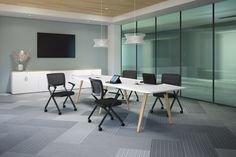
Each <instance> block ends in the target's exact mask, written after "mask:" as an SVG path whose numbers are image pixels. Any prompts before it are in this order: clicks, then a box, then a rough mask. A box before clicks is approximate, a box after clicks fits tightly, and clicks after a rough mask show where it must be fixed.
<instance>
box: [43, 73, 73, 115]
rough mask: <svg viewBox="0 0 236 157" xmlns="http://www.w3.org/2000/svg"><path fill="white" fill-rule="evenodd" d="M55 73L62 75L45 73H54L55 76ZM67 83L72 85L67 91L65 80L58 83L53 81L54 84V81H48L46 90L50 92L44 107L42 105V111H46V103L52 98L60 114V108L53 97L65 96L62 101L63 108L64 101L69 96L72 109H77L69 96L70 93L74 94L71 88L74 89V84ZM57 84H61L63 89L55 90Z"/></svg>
mask: <svg viewBox="0 0 236 157" xmlns="http://www.w3.org/2000/svg"><path fill="white" fill-rule="evenodd" d="M57 74H58V75H63V76H64V74H63V73H53V74H47V75H55V76H56V75H57ZM48 79H49V78H48ZM48 82H50V81H48ZM68 83H69V84H71V85H72V87H71V89H70V90H69V91H68V90H67V89H66V86H65V81H64V82H63V83H60V84H57V83H55V84H54V83H48V91H49V93H50V97H49V99H48V101H47V104H46V105H45V107H44V112H47V111H48V110H47V107H48V105H49V102H50V101H51V99H52V100H53V101H54V103H55V105H56V107H57V110H58V114H59V115H61V110H60V108H59V106H58V104H57V102H56V99H55V97H65V96H66V98H65V100H64V102H63V108H65V107H66V105H65V103H66V101H67V100H68V98H69V99H70V101H71V103H72V105H73V107H74V111H77V108H76V106H75V104H74V101H73V100H72V98H71V95H74V92H73V89H74V86H75V84H74V83H72V82H68ZM58 86H63V88H64V91H57V87H58ZM52 88H53V89H52Z"/></svg>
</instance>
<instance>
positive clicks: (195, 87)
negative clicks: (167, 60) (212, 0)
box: [181, 5, 213, 101]
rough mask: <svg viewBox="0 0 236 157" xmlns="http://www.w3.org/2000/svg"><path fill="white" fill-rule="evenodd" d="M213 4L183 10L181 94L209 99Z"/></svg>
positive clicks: (210, 89)
mask: <svg viewBox="0 0 236 157" xmlns="http://www.w3.org/2000/svg"><path fill="white" fill-rule="evenodd" d="M212 26H213V24H212V5H207V6H203V7H198V8H194V9H190V10H186V11H182V29H181V35H182V40H181V41H182V42H181V46H182V51H181V57H182V58H181V61H182V63H181V65H182V66H181V75H182V85H183V86H185V87H186V89H185V90H183V91H182V96H186V97H190V98H195V99H201V100H206V101H212V98H213V97H212V90H213V88H212V83H213V82H212V81H213V80H212V78H213V77H212V76H213V71H212V67H213V65H212V64H213V58H212V57H213V51H212V50H213V49H212V43H213V38H212V34H213V32H212V30H213V27H212Z"/></svg>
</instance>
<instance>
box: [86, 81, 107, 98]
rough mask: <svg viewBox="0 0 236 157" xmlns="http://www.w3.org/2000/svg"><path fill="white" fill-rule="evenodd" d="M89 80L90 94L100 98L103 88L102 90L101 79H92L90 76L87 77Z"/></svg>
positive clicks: (102, 94)
mask: <svg viewBox="0 0 236 157" xmlns="http://www.w3.org/2000/svg"><path fill="white" fill-rule="evenodd" d="M89 80H90V83H91V86H92V95H93V96H95V97H100V99H103V96H104V90H103V84H102V81H101V80H98V79H92V78H89Z"/></svg>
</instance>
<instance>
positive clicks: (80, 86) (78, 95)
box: [76, 80, 84, 103]
mask: <svg viewBox="0 0 236 157" xmlns="http://www.w3.org/2000/svg"><path fill="white" fill-rule="evenodd" d="M83 82H84V81H83V80H80V85H79V91H78V94H77V99H76V103H78V102H79V98H80V92H81V89H82V86H83Z"/></svg>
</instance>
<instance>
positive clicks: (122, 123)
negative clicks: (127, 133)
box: [109, 107, 125, 126]
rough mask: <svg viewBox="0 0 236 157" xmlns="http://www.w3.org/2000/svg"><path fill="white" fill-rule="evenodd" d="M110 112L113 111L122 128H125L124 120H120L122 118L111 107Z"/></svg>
mask: <svg viewBox="0 0 236 157" xmlns="http://www.w3.org/2000/svg"><path fill="white" fill-rule="evenodd" d="M109 110H111V112H112V113H113V114H114V115H115V116H116V118H118V119H119V121H120V123H121V126H125V123H124V122H123V120H122V119H121V118H120V116H119V115H118V114H117V113H116V112H115V111H114V110H113V109H112V108H111V107H110V108H109Z"/></svg>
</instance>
